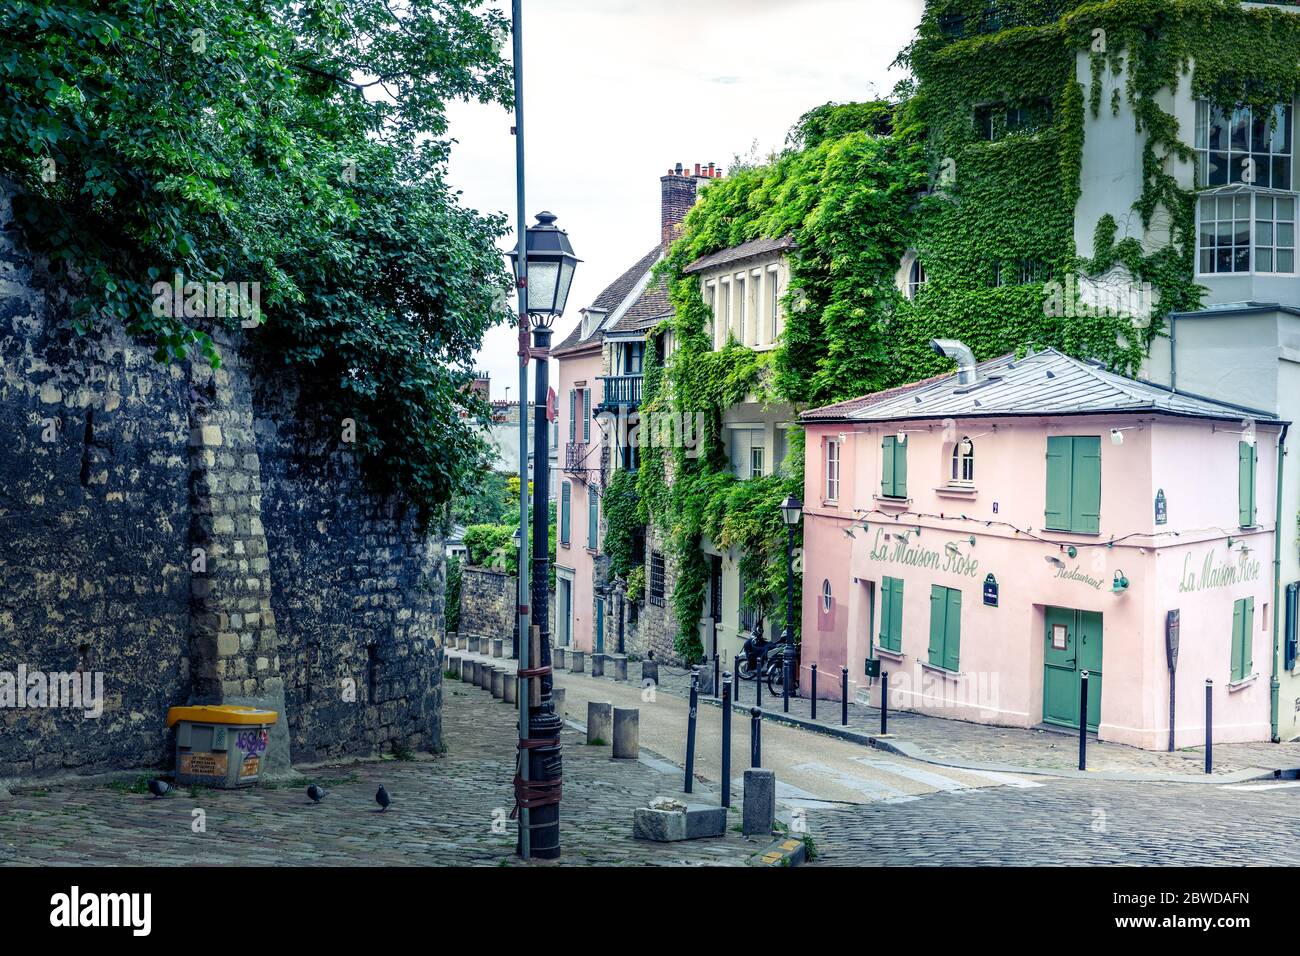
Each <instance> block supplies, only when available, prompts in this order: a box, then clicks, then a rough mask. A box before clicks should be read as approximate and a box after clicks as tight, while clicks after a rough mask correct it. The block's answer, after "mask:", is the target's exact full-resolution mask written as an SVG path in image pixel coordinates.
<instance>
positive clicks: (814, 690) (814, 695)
mask: <svg viewBox="0 0 1300 956" xmlns="http://www.w3.org/2000/svg"><path fill="white" fill-rule="evenodd" d="M810 699H811V701H812V719H813V720H816V719H817V662H816V661H813V663H812V697H811V698H810Z"/></svg>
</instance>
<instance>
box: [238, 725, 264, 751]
mask: <svg viewBox="0 0 1300 956" xmlns="http://www.w3.org/2000/svg"><path fill="white" fill-rule="evenodd" d="M269 740H270V734H268V733H267V732H266V731H265V730H241V731H240V732H239V736H238V737H236V738H235V746H236V747H238V748H239V750H240V752H241V753H245V754H262V753H265V752H266V745H267V742H268V741H269Z"/></svg>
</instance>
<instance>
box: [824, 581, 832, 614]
mask: <svg viewBox="0 0 1300 956" xmlns="http://www.w3.org/2000/svg"><path fill="white" fill-rule="evenodd" d="M822 610H823V611H825V612H826V613H827V614H829V613H830V611H831V582H830V580H829V579H826V580H823V581H822Z"/></svg>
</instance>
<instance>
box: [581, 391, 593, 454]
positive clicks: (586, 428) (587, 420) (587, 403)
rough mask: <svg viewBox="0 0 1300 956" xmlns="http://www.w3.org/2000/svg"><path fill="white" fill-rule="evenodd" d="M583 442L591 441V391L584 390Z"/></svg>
mask: <svg viewBox="0 0 1300 956" xmlns="http://www.w3.org/2000/svg"><path fill="white" fill-rule="evenodd" d="M582 440H583V441H585V442H586V441H591V389H589V388H584V389H583V390H582Z"/></svg>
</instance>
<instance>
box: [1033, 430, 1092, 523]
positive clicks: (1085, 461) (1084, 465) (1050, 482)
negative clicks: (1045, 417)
mask: <svg viewBox="0 0 1300 956" xmlns="http://www.w3.org/2000/svg"><path fill="white" fill-rule="evenodd" d="M1046 526H1047V528H1048V529H1050V530H1052V531H1076V532H1079V533H1080V534H1097V533H1098V532H1099V531H1100V530H1101V438H1100V437H1099V436H1096V435H1053V436H1051V437H1049V438H1048V439H1047V508H1046Z"/></svg>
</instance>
